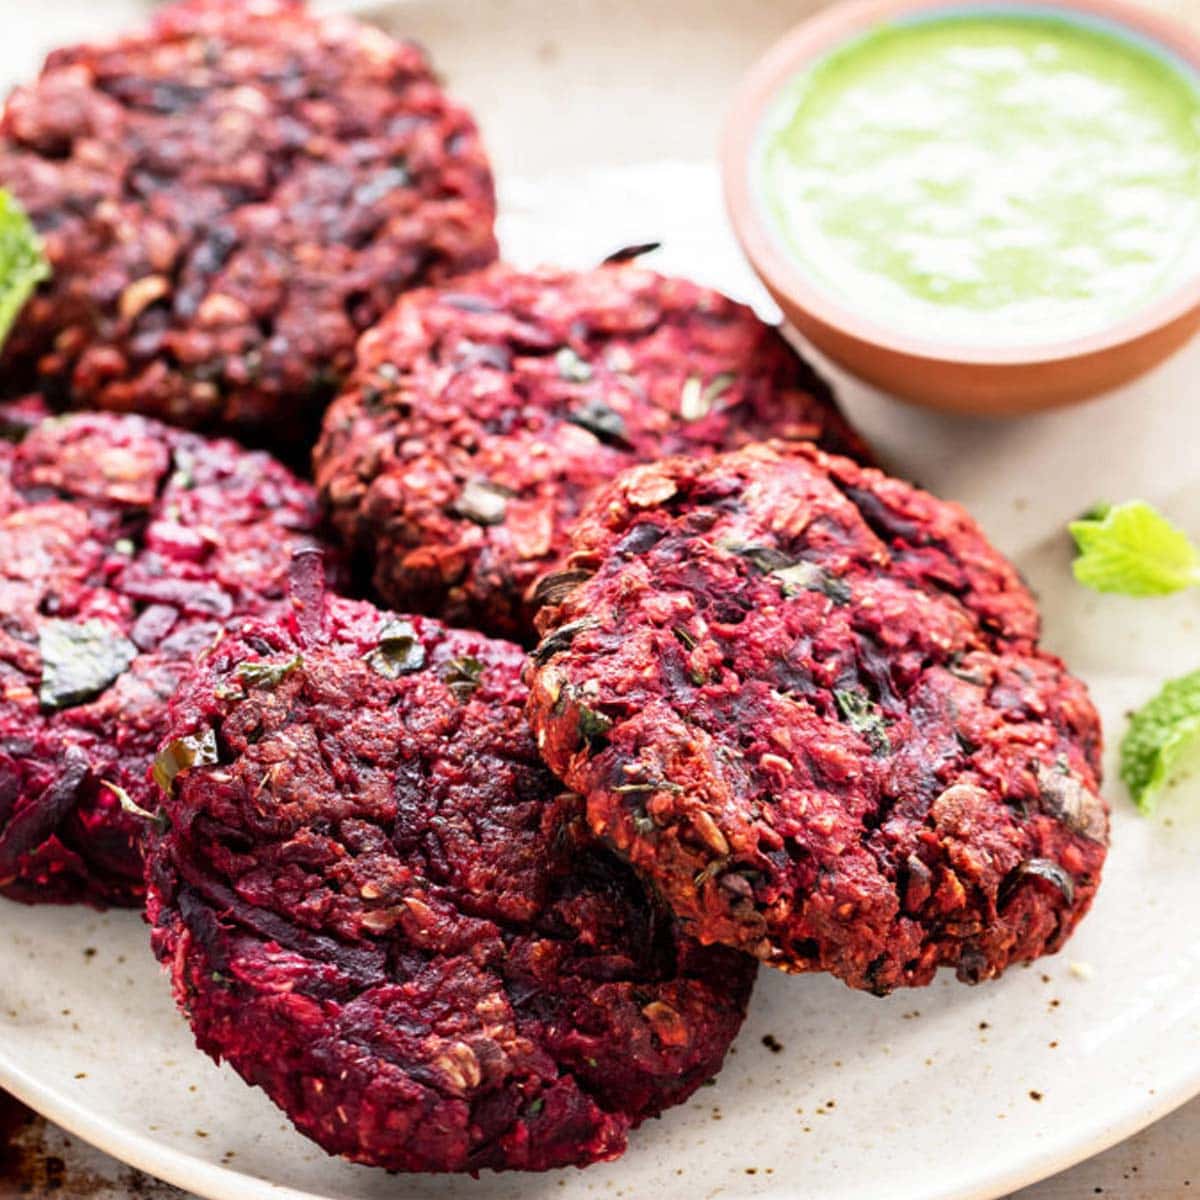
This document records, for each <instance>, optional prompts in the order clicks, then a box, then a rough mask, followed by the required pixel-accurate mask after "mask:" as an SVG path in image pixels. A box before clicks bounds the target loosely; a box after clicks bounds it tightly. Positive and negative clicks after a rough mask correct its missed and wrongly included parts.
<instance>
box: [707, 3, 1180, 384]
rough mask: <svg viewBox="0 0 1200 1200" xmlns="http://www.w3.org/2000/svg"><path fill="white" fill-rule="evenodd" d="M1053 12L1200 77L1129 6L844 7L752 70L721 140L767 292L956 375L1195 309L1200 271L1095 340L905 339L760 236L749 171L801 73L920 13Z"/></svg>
mask: <svg viewBox="0 0 1200 1200" xmlns="http://www.w3.org/2000/svg"><path fill="white" fill-rule="evenodd" d="M1005 8H1012V9H1013V10H1014V11H1017V10H1020V11H1025V12H1028V11H1030V10H1034V11H1036V10H1044V11H1045V12H1046V13H1048V14H1049V15H1051V16H1053V15H1054V14H1055V13H1056V12H1057V13H1061V14H1063V15H1064V16H1065V17H1066V19H1068V20H1070V19H1071V17H1072V16H1076V17H1078V16H1082V17H1090V18H1092V19H1099V20H1101V21H1104V22H1107V23H1109V24H1111V25H1115V26H1117V27H1124V28H1125V29H1126V30H1128V31H1129V32H1131V33H1133V34H1134V35H1136V36H1138V37H1139V38H1140V39H1142V40H1144V41H1149V42H1151V43H1153V44H1156V45H1157V46H1159V47H1161V48H1162V49H1164V50H1166V51H1167V52H1168V53H1169V54H1171V55H1173V56H1174V57H1176V58H1178V59H1181V60H1182V61H1183V62H1184V63H1185V64H1187V65H1189V66H1191V67H1192V69H1193V70H1195V71H1196V73H1197V75H1198V76H1200V32H1197V31H1194V30H1192V29H1191V28H1189V27H1188V26H1187V25H1186V24H1184V23H1183V22H1182V21H1180V20H1178V19H1176V18H1174V17H1171V16H1167V15H1165V14H1163V13H1160V12H1156V11H1151V10H1149V9H1147V8H1144V7H1142V6H1140V5H1138V4H1136V3H1133V2H1132V0H847V2H844V3H835V4H833V5H832V6H831V7H829V8H826V9H823V10H822V11H820V12H818V13H816V14H815V15H813V16H811V17H809V18H808V19H807V20H805V21H802V22H801V23H800V24H799V25H796V26H794V27H793V28H792V29H790V30H789V31H788V32H787V33H785V34H784V35H783V36H782V37H781V38H780V39H779V40H778V41H777V42H775V43H774V45H773V46H771V48H770V49H769V50H768V51H767V52H766V53H765V54H764V55H763V56H762V57H761V58H760V59H759V60H758V61H757V62H756V63H755V64H754V65H753V66H752V67H751V68H750V71H749V72H748V74H747V75H746V76H745V77H744V79H743V80H742V83H741V84H740V85H739V87H738V91H737V93H736V95H735V97H734V101H733V104H732V106H731V107H730V110H729V114H728V116H727V118H726V121H725V128H724V131H723V134H722V138H721V147H720V166H721V175H722V180H723V184H724V190H725V203H726V207H727V209H728V212H729V216H730V220H731V221H732V223H733V227H734V230H735V232H736V234H737V236H738V239H739V241H740V242H741V244H742V249H743V250H744V251H745V253H746V255H747V257H748V258H749V259H750V261H751V263H752V265H753V266H754V268H755V270H756V271H757V272H758V273H759V275H760V276H761V277H762V279H763V282H764V283H765V284H766V285H767V287H768V289H769V290H770V291H772V292H773V293H775V294H776V295H777V296H783V297H786V298H787V299H788V300H789V301H791V302H792V303H793V304H794V305H795V307H796V308H797V309H799V310H801V311H802V312H804V313H805V314H806V315H807V316H808V317H809V318H811V319H813V320H815V321H817V322H819V323H821V324H822V325H824V326H827V327H829V328H830V329H832V330H834V331H836V332H837V333H839V334H842V335H843V336H846V337H849V338H851V339H853V340H855V341H858V342H863V343H869V344H871V345H873V346H876V347H878V348H880V349H882V350H886V351H889V352H891V353H893V354H901V355H905V356H907V357H909V358H913V359H924V360H927V361H934V362H944V363H954V364H956V365H964V366H972V365H978V366H987V365H994V366H1014V365H1020V366H1030V365H1037V364H1041V363H1044V364H1053V363H1058V362H1063V361H1064V360H1068V359H1077V358H1082V357H1087V356H1090V355H1095V354H1098V353H1105V352H1109V351H1113V350H1118V349H1120V348H1121V347H1124V346H1130V345H1133V344H1135V343H1137V342H1140V341H1141V340H1142V339H1144V338H1146V337H1147V336H1149V335H1151V334H1154V333H1156V332H1157V331H1158V330H1160V329H1163V328H1165V327H1167V326H1170V325H1173V324H1174V323H1175V322H1177V321H1181V320H1183V319H1184V318H1185V317H1187V316H1188V314H1190V313H1192V312H1194V311H1195V310H1197V309H1200V271H1197V272H1196V274H1195V276H1194V278H1192V279H1190V280H1188V281H1186V282H1185V283H1183V284H1182V285H1181V286H1179V287H1178V288H1175V289H1173V290H1171V291H1170V292H1168V293H1167V294H1166V295H1164V296H1161V297H1159V298H1158V299H1157V300H1154V301H1153V302H1151V303H1150V304H1147V305H1145V306H1143V307H1140V308H1138V309H1137V310H1136V311H1135V312H1133V313H1131V314H1130V315H1129V316H1127V317H1123V318H1121V319H1120V320H1118V321H1116V322H1114V323H1113V324H1111V325H1108V326H1105V327H1104V328H1103V329H1101V330H1098V331H1096V332H1094V333H1089V334H1086V335H1083V336H1080V337H1074V338H1068V339H1064V340H1062V341H1056V342H1042V343H1034V344H1032V345H1030V344H1027V343H1012V344H1004V343H1000V344H994V345H972V344H971V343H969V342H963V343H960V342H939V341H937V340H936V339H930V338H922V337H917V336H911V335H908V334H905V333H903V332H902V331H900V330H898V329H895V328H893V327H890V326H888V325H885V324H882V323H880V322H878V321H875V320H873V319H872V318H870V317H868V316H865V315H863V314H862V313H860V312H858V311H856V310H855V309H854V308H852V307H850V306H849V305H847V304H844V303H840V302H839V301H838V300H837V299H836V298H835V297H833V296H831V295H830V294H829V293H828V292H826V291H824V290H823V289H821V288H820V287H819V286H815V285H814V284H813V283H811V282H810V281H809V277H808V276H807V274H806V273H805V271H804V270H803V268H802V266H801V265H800V264H799V263H798V262H797V261H796V260H795V258H794V257H793V256H792V255H791V254H790V253H789V252H788V251H787V250H786V249H785V248H784V247H783V246H781V245H780V244H779V241H778V238H777V237H776V235H775V234H774V233H773V232H772V231H771V230H770V229H769V228H768V226H767V222H766V221H765V219H764V218H763V216H762V214H761V211H760V205H759V202H758V199H757V196H756V189H755V184H754V179H753V175H754V169H753V164H754V160H755V156H756V154H757V150H758V143H759V136H760V132H761V130H762V126H763V121H764V119H765V116H766V113H767V111H768V110H769V109H770V107H771V105H772V104H773V103H774V102H775V100H776V99H777V97H778V95H779V93H780V91H781V90H782V88H783V87H784V86H785V85H786V84H787V82H788V81H789V80H790V79H792V78H793V77H794V76H795V75H796V73H797V72H798V71H799V70H800V69H801V68H802V67H803V66H805V65H806V64H808V63H810V62H812V61H814V60H815V59H817V58H818V57H820V56H821V55H823V54H825V53H827V52H828V51H830V50H833V49H834V48H836V47H837V46H839V45H842V44H844V43H846V42H848V41H850V40H851V39H853V38H854V37H856V36H858V35H859V34H862V33H865V32H867V31H868V30H869V29H871V28H873V27H874V26H876V25H878V24H880V23H882V22H886V21H891V20H897V19H903V18H905V17H910V16H914V15H919V14H922V13H931V12H938V11H940V10H952V11H958V12H963V11H967V12H969V11H970V10H971V9H979V10H992V11H996V10H1003V9H1005Z"/></svg>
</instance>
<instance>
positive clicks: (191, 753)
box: [154, 729, 218, 795]
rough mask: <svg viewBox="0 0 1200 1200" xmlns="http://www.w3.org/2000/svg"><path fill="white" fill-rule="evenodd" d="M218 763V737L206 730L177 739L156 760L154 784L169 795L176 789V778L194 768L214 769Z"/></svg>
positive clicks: (212, 731)
mask: <svg viewBox="0 0 1200 1200" xmlns="http://www.w3.org/2000/svg"><path fill="white" fill-rule="evenodd" d="M217 762H218V755H217V735H216V731H215V730H213V729H206V730H205V731H204V732H203V733H201V734H197V735H195V736H188V737H181V738H176V739H175V740H174V741H173V742H169V743H168V744H167V745H166V746H164V747H163V748H162V749H161V750H160V751H159V752H158V757H157V758H156V759H155V760H154V782H155V783H157V784H158V786H159V787H160V788H162V790H163V791H164V792H166V793H167V795H170V794H171V791H172V790H173V789H174V787H175V777H176V776H177V775H179V774H180V773H181V772H183V771H190V770H191V769H192V767H213V766H216V764H217Z"/></svg>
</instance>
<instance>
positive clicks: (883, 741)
mask: <svg viewBox="0 0 1200 1200" xmlns="http://www.w3.org/2000/svg"><path fill="white" fill-rule="evenodd" d="M833 698H834V700H836V701H837V706H838V709H839V710H840V712H841V714H842V716H843V717H845V719H846V723H847V724H848V725H849V726H850V728H851V729H853V730H854V732H855V733H861V734H862V736H863V737H865V738H866V739H867V741H868V742H870V744H871V749H872V750H874V751H875V753H876V754H887V753H888V752H889V751H890V750H891V748H892V742H891V739H890V738H889V737H888V734H887V723H886V722H885V721H884V719H883V714H882V713H881V712H880V711H879V705H878V704H876V703H875V702H874V701H873V700H872V699H871V698H870V697H869V696H868V695H867V694H866V692H863V691H859V690H858V689H853V690H849V689H847V690H843V689H840V688H839V689H836V690H835V691H834V693H833Z"/></svg>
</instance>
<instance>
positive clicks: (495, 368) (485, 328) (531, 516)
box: [314, 263, 864, 638]
mask: <svg viewBox="0 0 1200 1200" xmlns="http://www.w3.org/2000/svg"><path fill="white" fill-rule="evenodd" d="M772 436H775V437H785V438H796V439H811V440H814V441H818V442H820V443H821V444H822V445H824V446H826V447H828V448H831V449H836V450H840V451H843V452H849V453H852V454H856V455H857V454H862V453H864V451H863V447H862V445H861V443H860V442H859V441H858V439H857V437H856V436H855V435H854V434H853V433H852V432H851V430H850V429H849V428H848V427H847V425H846V424H845V422H844V421H843V419H842V417H841V415H840V414H839V413H838V411H837V408H836V406H835V404H834V402H833V399H832V396H831V394H830V391H829V388H828V387H827V386H826V385H825V383H824V382H823V381H822V380H820V379H819V378H818V377H817V376H816V374H815V373H814V372H813V371H812V370H811V368H809V367H808V365H807V364H806V363H804V362H803V361H802V360H801V359H800V358H799V357H798V356H797V355H796V353H795V352H794V351H793V350H792V349H791V347H789V346H788V344H787V343H786V342H785V341H784V340H783V339H782V337H780V335H779V333H778V332H777V331H776V330H775V329H773V328H771V327H770V326H767V325H765V324H764V323H763V322H762V321H760V320H759V319H758V318H757V317H756V316H755V315H754V314H753V313H752V312H751V311H750V310H749V309H748V308H746V307H744V306H743V305H740V304H735V303H734V302H733V301H732V300H729V299H728V298H726V297H725V296H722V295H720V294H719V293H717V292H713V291H710V290H709V289H707V288H702V287H699V286H697V285H696V284H694V283H690V282H688V281H686V280H682V279H669V278H664V277H663V276H661V275H657V274H655V273H654V272H651V271H647V270H644V269H643V268H641V267H639V266H636V265H631V264H622V263H612V264H609V265H606V266H602V267H600V268H598V269H596V270H591V271H582V272H572V271H562V270H550V269H546V270H540V271H532V272H527V271H518V270H515V269H513V268H511V267H507V266H496V267H494V268H492V269H490V270H488V271H485V272H482V273H480V274H478V275H475V276H472V277H468V278H463V279H460V280H457V281H455V282H454V283H453V284H451V285H447V286H446V287H444V288H442V289H439V290H428V291H423V292H419V293H414V294H412V295H410V296H407V297H405V298H404V299H403V300H401V301H400V303H399V304H398V305H397V306H396V307H395V308H394V309H393V310H392V312H391V313H390V314H389V315H388V317H387V318H385V320H384V321H383V322H382V323H381V324H380V325H379V326H377V327H376V328H375V329H373V330H372V331H371V332H370V333H368V334H367V335H366V336H365V337H364V338H363V340H362V342H361V343H360V346H359V352H358V367H357V369H356V372H355V375H354V378H353V381H352V383H351V385H350V387H349V389H348V390H347V391H346V392H344V393H343V394H342V396H341V397H340V398H339V399H338V400H337V402H336V403H335V404H334V405H333V406H332V407H331V408H330V410H329V411H328V413H327V414H326V419H325V423H324V432H323V436H322V439H321V442H320V444H319V446H318V447H317V451H316V454H315V458H314V465H315V469H316V476H317V480H318V484H319V486H320V489H321V493H322V498H323V500H324V502H325V504H326V505H327V507H328V509H329V512H330V514H331V517H332V520H333V523H334V524H335V526H336V527H337V529H338V530H339V532H340V533H341V535H342V537H343V538H344V539H345V540H346V541H347V542H348V543H350V544H351V545H352V546H353V548H354V550H355V551H356V553H357V555H358V556H359V559H360V560H361V561H362V562H364V563H366V564H368V565H369V568H370V570H371V572H372V574H373V579H374V585H375V589H376V591H377V592H378V593H379V595H380V596H382V597H383V598H384V600H386V601H387V602H388V603H390V604H393V605H395V606H396V607H398V608H401V609H405V610H416V611H422V612H427V613H430V614H433V615H436V616H440V617H442V619H444V620H446V621H449V622H450V623H451V624H456V625H465V626H468V627H472V628H480V629H483V630H485V631H487V632H490V633H494V634H502V635H504V636H509V637H518V638H528V637H530V636H531V634H532V617H533V613H534V611H535V610H536V606H537V602H538V599H539V598H536V597H534V596H533V595H532V590H531V589H532V585H533V583H534V582H535V580H536V579H537V578H538V577H539V576H540V575H541V574H543V573H544V572H545V571H547V570H548V569H549V568H551V567H552V566H553V565H554V564H555V563H556V562H557V561H558V560H559V558H560V557H561V555H562V554H563V553H564V551H565V549H566V544H567V537H568V532H569V529H570V526H571V523H572V522H573V521H574V520H575V518H576V517H577V516H578V514H579V512H580V510H581V509H582V507H583V506H584V504H585V503H586V502H587V500H588V499H589V497H590V496H591V494H592V493H593V492H594V491H595V489H596V488H597V487H599V486H600V485H602V484H604V483H607V482H608V481H609V480H610V479H611V478H612V477H613V476H614V475H616V474H617V473H618V472H619V471H621V470H623V469H625V468H626V467H629V466H632V465H634V464H635V463H638V462H649V461H652V460H654V459H657V458H661V457H664V456H666V455H669V454H684V453H688V454H704V453H709V452H712V451H716V450H726V449H732V448H733V447H735V446H739V445H743V444H744V443H746V442H749V441H754V440H757V439H761V438H765V437H772Z"/></svg>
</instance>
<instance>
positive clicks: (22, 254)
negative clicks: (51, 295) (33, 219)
mask: <svg viewBox="0 0 1200 1200" xmlns="http://www.w3.org/2000/svg"><path fill="white" fill-rule="evenodd" d="M49 278H50V264H49V263H48V262H46V256H45V255H44V254H43V253H42V243H41V239H40V238H39V237H38V235H37V232H36V230H35V229H34V228H33V225H32V224H31V223H30V220H29V218H28V217H27V216H26V215H25V210H24V209H23V208H22V207H21V206H20V205H19V204H18V203H17V202H16V201H15V200H14V199H13V198H12V195H11V194H10V193H9V192H8V191H7V190H6V189H5V188H0V346H2V345H3V344H4V339H5V338H6V337H7V336H8V331H9V329H11V328H12V324H13V322H14V321H15V320H16V319H17V314H18V313H19V312H20V311H21V309H23V308H24V307H25V303H26V301H27V300H28V299H29V297H30V296H32V295H33V292H34V289H35V288H36V287H37V285H38V284H39V283H41V282H42V280H43V279H49Z"/></svg>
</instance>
